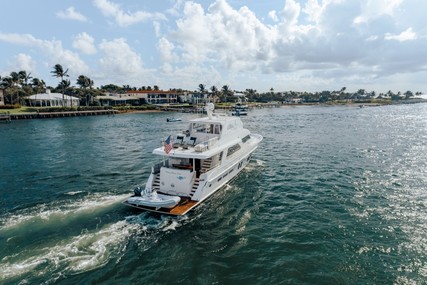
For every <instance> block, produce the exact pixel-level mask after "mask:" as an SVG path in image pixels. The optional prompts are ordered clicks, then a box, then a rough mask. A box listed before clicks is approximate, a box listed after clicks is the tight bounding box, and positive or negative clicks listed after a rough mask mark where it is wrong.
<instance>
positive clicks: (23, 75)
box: [18, 70, 33, 86]
mask: <svg viewBox="0 0 427 285" xmlns="http://www.w3.org/2000/svg"><path fill="white" fill-rule="evenodd" d="M18 75H19V77H20V78H21V80H22V81H23V83H24V84H25V86H27V85H28V81H29V80H30V79H31V78H33V77H32V76H31V72H30V73H27V72H26V71H25V70H21V71H20V72H18Z"/></svg>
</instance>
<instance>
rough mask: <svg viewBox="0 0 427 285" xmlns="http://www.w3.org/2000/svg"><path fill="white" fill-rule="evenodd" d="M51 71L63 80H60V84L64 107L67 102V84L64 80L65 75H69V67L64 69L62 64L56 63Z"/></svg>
mask: <svg viewBox="0 0 427 285" xmlns="http://www.w3.org/2000/svg"><path fill="white" fill-rule="evenodd" d="M50 73H52V74H53V76H54V77H57V78H61V81H60V83H59V85H58V86H61V88H62V89H61V90H62V107H64V103H65V102H64V93H65V86H66V85H67V84H66V83H65V82H64V77H68V76H69V75H68V68H67V70H65V71H64V69H63V68H62V65H60V64H55V66H54V67H53V70H52V71H51V72H50ZM68 82H69V80H68Z"/></svg>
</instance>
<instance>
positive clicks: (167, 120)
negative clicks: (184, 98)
mask: <svg viewBox="0 0 427 285" xmlns="http://www.w3.org/2000/svg"><path fill="white" fill-rule="evenodd" d="M180 121H181V119H178V118H167V119H166V122H180Z"/></svg>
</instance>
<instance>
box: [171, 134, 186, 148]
mask: <svg viewBox="0 0 427 285" xmlns="http://www.w3.org/2000/svg"><path fill="white" fill-rule="evenodd" d="M183 141H184V136H176V143H174V144H173V148H178V147H180V146H181V145H182V142H183Z"/></svg>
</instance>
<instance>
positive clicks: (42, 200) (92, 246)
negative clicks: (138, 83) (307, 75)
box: [0, 104, 427, 284]
mask: <svg viewBox="0 0 427 285" xmlns="http://www.w3.org/2000/svg"><path fill="white" fill-rule="evenodd" d="M170 115H171V114H170V113H169V114H167V113H147V114H126V115H116V116H110V117H108V116H100V117H77V118H61V119H47V120H28V121H13V122H12V123H11V124H2V125H0V159H1V160H0V163H1V164H0V166H1V172H0V191H1V192H0V195H1V196H0V284H100V283H102V284H119V283H122V284H131V283H132V284H425V282H426V281H425V280H427V250H426V249H427V223H426V221H427V194H426V193H427V192H426V190H427V167H426V166H427V146H426V141H427V127H426V126H427V104H417V105H407V106H406V105H399V106H383V107H372V108H356V107H294V108H290V107H285V108H275V109H258V110H253V111H251V112H250V114H249V116H247V117H243V118H242V120H243V121H244V124H245V126H246V127H247V128H248V129H250V130H252V132H254V133H260V134H262V135H263V136H264V140H263V142H262V144H261V146H260V148H259V149H258V150H257V151H256V153H255V154H254V156H253V158H252V160H251V163H250V164H249V166H248V167H247V168H246V169H245V170H244V172H243V173H242V174H241V175H240V176H239V177H238V179H237V180H235V181H234V182H233V183H231V184H230V185H227V187H225V188H224V189H222V191H221V192H219V193H217V194H216V195H214V196H212V197H211V198H210V199H209V200H208V201H206V203H204V204H202V205H201V206H200V207H198V208H196V210H195V211H192V212H191V213H189V214H187V215H186V216H184V217H179V218H174V217H169V216H160V215H156V214H151V213H146V212H140V211H137V210H134V209H131V208H128V207H125V206H123V205H122V204H121V203H120V202H121V201H122V200H124V199H125V198H126V197H128V195H129V194H130V193H131V192H132V190H133V188H134V187H135V186H136V185H137V184H143V183H144V182H145V180H146V179H147V178H148V175H149V171H150V169H151V164H153V163H154V162H156V161H157V157H155V156H154V155H152V154H151V151H152V149H153V148H155V147H157V146H159V145H160V140H161V138H162V137H166V136H167V135H169V134H170V133H173V131H174V130H175V129H181V128H183V127H184V126H185V122H176V123H166V118H167V117H168V116H170ZM176 116H177V117H178V116H179V117H181V118H183V120H184V121H185V119H188V118H191V117H192V116H193V115H191V114H176Z"/></svg>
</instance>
